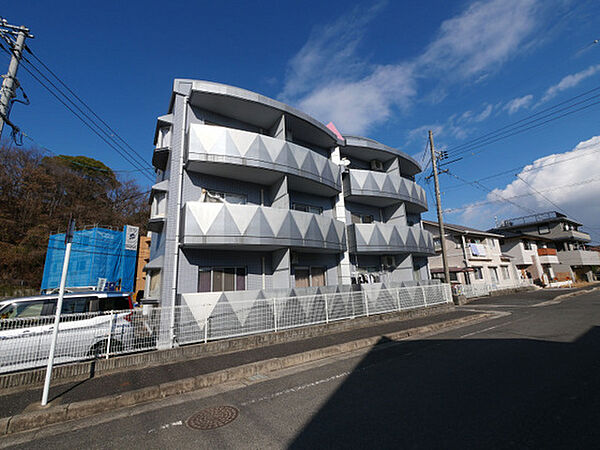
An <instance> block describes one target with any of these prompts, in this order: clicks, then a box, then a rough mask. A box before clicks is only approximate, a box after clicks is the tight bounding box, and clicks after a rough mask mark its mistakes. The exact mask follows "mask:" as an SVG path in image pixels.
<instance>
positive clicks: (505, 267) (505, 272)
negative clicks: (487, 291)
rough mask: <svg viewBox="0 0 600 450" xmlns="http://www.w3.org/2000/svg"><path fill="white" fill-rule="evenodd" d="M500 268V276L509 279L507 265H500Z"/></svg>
mask: <svg viewBox="0 0 600 450" xmlns="http://www.w3.org/2000/svg"><path fill="white" fill-rule="evenodd" d="M500 269H501V270H502V278H503V279H504V280H510V272H509V271H508V266H500Z"/></svg>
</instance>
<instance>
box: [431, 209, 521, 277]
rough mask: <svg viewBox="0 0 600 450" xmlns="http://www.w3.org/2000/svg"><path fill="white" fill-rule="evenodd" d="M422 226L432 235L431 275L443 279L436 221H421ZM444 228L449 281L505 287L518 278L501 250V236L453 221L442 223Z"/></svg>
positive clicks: (507, 257)
mask: <svg viewBox="0 0 600 450" xmlns="http://www.w3.org/2000/svg"><path fill="white" fill-rule="evenodd" d="M423 227H424V228H425V229H426V230H427V231H429V232H430V233H431V234H433V236H434V238H433V239H434V244H435V250H436V255H435V256H430V257H429V268H430V270H431V275H432V276H433V277H434V278H439V279H443V278H444V268H443V263H442V247H441V240H440V237H439V236H440V233H439V228H438V223H437V222H430V221H428V220H424V221H423ZM444 231H445V235H446V236H445V238H446V239H445V242H446V259H447V261H448V267H449V271H450V282H456V283H460V284H465V285H470V284H474V285H477V284H492V285H497V286H502V285H507V286H508V285H512V284H514V282H515V281H517V280H519V279H520V277H519V274H518V273H517V271H516V268H515V265H514V264H513V262H512V258H511V257H510V256H509V255H506V254H504V253H502V250H501V248H500V242H499V240H500V239H501V238H502V235H499V234H495V233H490V232H487V231H482V230H476V229H474V228H469V227H465V226H462V225H454V224H444Z"/></svg>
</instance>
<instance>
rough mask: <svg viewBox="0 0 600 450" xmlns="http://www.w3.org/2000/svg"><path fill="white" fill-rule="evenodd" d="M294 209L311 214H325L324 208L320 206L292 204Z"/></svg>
mask: <svg viewBox="0 0 600 450" xmlns="http://www.w3.org/2000/svg"><path fill="white" fill-rule="evenodd" d="M292 209H294V210H296V211H303V212H307V213H311V214H323V208H321V207H320V206H312V205H306V204H304V203H292Z"/></svg>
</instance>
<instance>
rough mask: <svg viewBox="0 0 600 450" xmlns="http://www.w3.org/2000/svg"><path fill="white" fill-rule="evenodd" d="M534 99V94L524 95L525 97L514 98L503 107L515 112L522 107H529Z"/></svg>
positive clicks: (509, 111)
mask: <svg viewBox="0 0 600 450" xmlns="http://www.w3.org/2000/svg"><path fill="white" fill-rule="evenodd" d="M532 100H533V95H531V94H528V95H524V96H523V97H517V98H513V99H512V100H510V101H509V102H508V103H507V104H506V105H505V106H504V108H503V109H504V110H506V111H508V114H514V113H516V112H517V111H518V110H520V109H522V108H529V105H531V101H532Z"/></svg>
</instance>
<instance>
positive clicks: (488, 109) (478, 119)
mask: <svg viewBox="0 0 600 450" xmlns="http://www.w3.org/2000/svg"><path fill="white" fill-rule="evenodd" d="M492 109H494V107H493V106H492V105H489V104H488V105H487V106H486V107H485V109H484V110H483V111H481V112H480V113H479V114H477V116H475V118H474V119H473V120H474V121H475V122H483V121H484V120H485V119H487V118H488V117H490V114H492Z"/></svg>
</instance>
